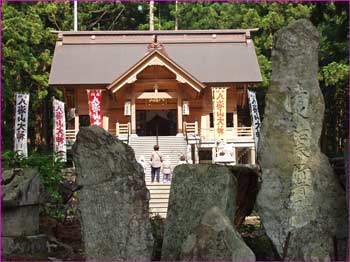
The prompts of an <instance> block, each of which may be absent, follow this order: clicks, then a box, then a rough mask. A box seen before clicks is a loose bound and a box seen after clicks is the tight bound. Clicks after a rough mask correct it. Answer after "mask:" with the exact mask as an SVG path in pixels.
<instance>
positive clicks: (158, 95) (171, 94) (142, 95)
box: [135, 92, 178, 99]
mask: <svg viewBox="0 0 350 262" xmlns="http://www.w3.org/2000/svg"><path fill="white" fill-rule="evenodd" d="M135 97H136V99H153V98H163V99H172V98H177V97H178V95H177V93H176V92H157V93H155V92H138V93H135Z"/></svg>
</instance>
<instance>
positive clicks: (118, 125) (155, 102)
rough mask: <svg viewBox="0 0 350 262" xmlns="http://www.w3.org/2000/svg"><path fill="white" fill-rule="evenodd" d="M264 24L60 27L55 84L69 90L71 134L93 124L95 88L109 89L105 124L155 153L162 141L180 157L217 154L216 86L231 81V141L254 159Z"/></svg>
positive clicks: (243, 156)
mask: <svg viewBox="0 0 350 262" xmlns="http://www.w3.org/2000/svg"><path fill="white" fill-rule="evenodd" d="M252 31H256V29H244V30H194V31H189V30H179V31H153V32H151V31H89V32H84V31H80V32H56V33H57V35H58V40H57V43H56V47H55V53H54V57H53V62H52V69H51V73H50V79H49V84H50V86H52V87H55V88H59V89H61V90H63V93H64V100H65V103H66V106H67V112H68V127H67V139H69V140H74V139H75V136H76V134H77V132H78V130H79V127H81V126H87V125H89V116H88V115H89V108H88V96H87V90H88V89H89V90H91V89H102V90H104V91H103V92H102V94H103V99H102V108H103V109H102V114H103V127H104V128H105V129H106V130H108V131H109V132H110V133H111V134H113V135H115V136H118V137H119V138H120V139H121V140H123V141H125V142H126V143H128V144H130V145H131V146H132V147H133V148H134V150H135V154H136V155H137V157H139V156H141V155H144V156H146V159H148V157H149V156H148V154H150V153H149V152H150V151H152V149H153V145H154V144H156V143H158V144H159V145H160V151H161V152H162V153H163V154H168V155H171V157H172V161H173V162H175V161H176V160H177V159H178V158H179V155H180V154H183V155H185V156H186V157H187V159H188V160H190V159H191V160H192V161H193V162H196V163H201V162H203V163H205V162H207V163H208V162H214V161H215V158H216V157H217V153H216V152H217V151H216V149H217V141H215V137H214V117H213V102H212V89H213V88H215V87H224V88H226V89H227V96H226V132H225V140H226V143H227V144H229V145H231V146H232V148H233V155H234V156H233V157H234V162H235V163H242V164H254V163H255V144H254V139H253V132H252V127H251V126H252V124H251V118H250V112H249V104H248V98H247V88H249V87H252V86H256V85H258V84H259V83H261V82H262V78H261V74H260V69H259V64H258V60H257V56H256V52H255V48H254V44H253V41H252V39H251V37H250V34H251V32H252Z"/></svg>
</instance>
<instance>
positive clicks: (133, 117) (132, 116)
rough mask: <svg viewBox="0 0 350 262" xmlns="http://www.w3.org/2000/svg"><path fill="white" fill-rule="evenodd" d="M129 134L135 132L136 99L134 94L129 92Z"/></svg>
mask: <svg viewBox="0 0 350 262" xmlns="http://www.w3.org/2000/svg"><path fill="white" fill-rule="evenodd" d="M131 134H136V100H135V94H134V93H132V94H131Z"/></svg>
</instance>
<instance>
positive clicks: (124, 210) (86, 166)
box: [72, 126, 153, 260]
mask: <svg viewBox="0 0 350 262" xmlns="http://www.w3.org/2000/svg"><path fill="white" fill-rule="evenodd" d="M72 151H73V152H72V153H73V160H74V163H75V166H76V173H77V183H78V184H79V185H82V186H83V188H82V189H81V190H80V191H79V192H78V198H79V207H78V209H79V213H80V218H81V222H82V223H81V224H82V232H83V239H84V244H85V253H86V258H87V259H89V260H90V259H98V260H119V259H120V260H149V259H150V258H151V254H152V247H153V237H152V233H151V225H150V222H149V213H148V207H149V192H148V190H147V188H146V184H145V181H144V177H143V170H142V168H141V166H140V165H139V164H138V163H137V162H136V160H135V155H134V152H133V150H132V149H131V148H130V147H129V146H127V145H125V144H124V143H122V142H121V141H119V140H118V139H116V138H115V137H113V136H112V135H110V134H109V133H107V132H106V131H105V130H104V129H102V128H100V127H97V126H91V127H86V128H82V129H81V130H80V131H79V133H78V135H77V140H76V142H75V144H74V146H73V149H72Z"/></svg>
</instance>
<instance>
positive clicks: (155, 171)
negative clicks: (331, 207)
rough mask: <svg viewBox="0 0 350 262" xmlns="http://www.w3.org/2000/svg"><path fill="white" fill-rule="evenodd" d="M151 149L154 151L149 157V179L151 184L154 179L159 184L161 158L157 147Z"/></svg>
mask: <svg viewBox="0 0 350 262" xmlns="http://www.w3.org/2000/svg"><path fill="white" fill-rule="evenodd" d="M153 149H154V151H153V152H152V155H151V178H152V183H153V182H154V178H155V177H156V180H157V182H158V183H159V175H160V167H161V166H162V162H163V156H162V154H161V153H160V152H159V146H158V145H155V146H154V147H153Z"/></svg>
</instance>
